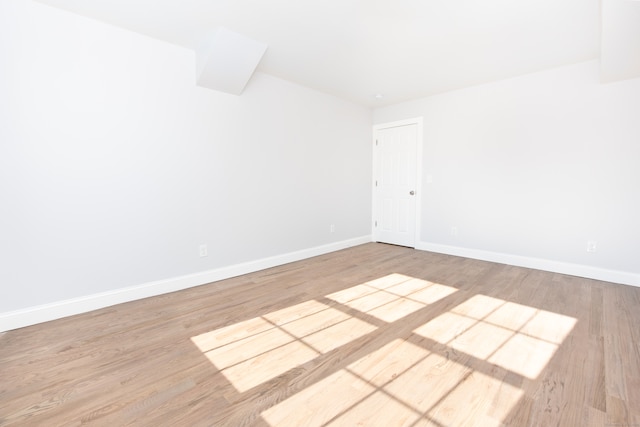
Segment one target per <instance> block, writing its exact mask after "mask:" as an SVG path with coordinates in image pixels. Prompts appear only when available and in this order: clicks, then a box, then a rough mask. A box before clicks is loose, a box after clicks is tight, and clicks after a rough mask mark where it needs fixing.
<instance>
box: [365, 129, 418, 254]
mask: <svg viewBox="0 0 640 427" xmlns="http://www.w3.org/2000/svg"><path fill="white" fill-rule="evenodd" d="M399 123H404V122H399ZM420 124H421V123H419V122H416V121H414V122H412V123H408V124H401V125H394V124H393V123H391V124H389V125H378V126H376V127H375V128H374V144H375V145H374V172H373V174H374V177H373V179H374V189H373V200H374V209H373V221H374V224H373V225H374V228H373V229H374V233H373V234H374V239H375V241H377V242H384V243H392V244H395V245H402V246H409V247H415V242H416V207H417V202H416V200H417V197H416V191H417V189H416V183H417V172H418V142H419V141H418V138H419V125H420ZM387 126H388V127H387Z"/></svg>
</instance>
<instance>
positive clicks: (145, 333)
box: [0, 243, 640, 427]
mask: <svg viewBox="0 0 640 427" xmlns="http://www.w3.org/2000/svg"><path fill="white" fill-rule="evenodd" d="M638 307H640V288H633V287H629V286H623V285H616V284H612V283H605V282H600V281H596V280H591V279H582V278H578V277H573V276H566V275H562V274H557V273H549V272H544V271H539V270H530V269H526V268H521V267H514V266H508V265H501V264H494V263H489V262H484V261H478V260H472V259H465V258H459V257H454V256H448V255H443V254H435V253H429V252H423V251H416V250H413V249H409V248H403V247H398V246H392V245H384V244H377V243H371V244H365V245H361V246H358V247H354V248H350V249H347V250H343V251H338V252H334V253H329V254H325V255H322V256H319V257H315V258H312V259H309V260H305V261H300V262H295V263H290V264H287V265H283V266H280V267H274V268H270V269H267V270H263V271H259V272H255V273H252V274H247V275H244V276H240V277H236V278H232V279H229V280H223V281H220V282H216V283H211V284H208V285H203V286H198V287H195V288H191V289H187V290H184V291H180V292H174V293H171V294H166V295H160V296H158V297H154V298H147V299H144V300H140V301H133V302H129V303H126V304H120V305H117V306H113V307H108V308H105V309H102V310H96V311H94V312H91V313H86V314H81V315H77V316H72V317H69V318H65V319H60V320H57V321H52V322H47V323H44V324H40V325H34V326H31V327H27V328H22V329H18V330H14V331H9V332H5V333H2V334H0V426H23V425H26V426H30V425H47V426H74V425H96V426H102V425H122V426H127V425H130V426H146V425H149V426H165V425H166V426H176V425H189V426H234V427H237V426H257V427H274V426H300V425H305V426H310V427H313V426H328V425H335V426H351V425H366V426H384V427H394V426H405V425H406V426H423V425H424V426H436V427H445V426H446V427H449V426H482V427H484V426H518V427H519V426H523V427H524V426H531V427H534V426H536V427H537V426H543V425H549V426H551V425H553V426H556V425H559V426H576V427H583V426H606V425H617V426H627V427H630V426H633V425H640V341H639V340H640V328H638V325H639V324H640V310H638Z"/></svg>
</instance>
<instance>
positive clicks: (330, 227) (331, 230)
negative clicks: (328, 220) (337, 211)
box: [329, 224, 336, 233]
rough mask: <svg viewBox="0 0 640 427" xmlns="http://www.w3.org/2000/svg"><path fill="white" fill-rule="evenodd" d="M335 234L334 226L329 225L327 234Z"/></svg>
mask: <svg viewBox="0 0 640 427" xmlns="http://www.w3.org/2000/svg"><path fill="white" fill-rule="evenodd" d="M335 232H336V226H335V225H334V224H331V225H330V226H329V233H335Z"/></svg>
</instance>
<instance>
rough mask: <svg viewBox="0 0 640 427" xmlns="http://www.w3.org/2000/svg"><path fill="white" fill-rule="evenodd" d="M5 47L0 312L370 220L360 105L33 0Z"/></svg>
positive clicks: (265, 250) (12, 15) (291, 243)
mask: <svg viewBox="0 0 640 427" xmlns="http://www.w3.org/2000/svg"><path fill="white" fill-rule="evenodd" d="M0 64H1V65H0V203H1V208H0V236H1V237H0V263H1V267H0V314H2V313H3V312H5V313H6V312H12V311H13V310H19V309H23V308H29V307H34V306H39V305H41V304H48V303H55V302H58V301H64V300H68V299H73V298H78V297H82V296H87V295H93V294H97V293H104V292H111V291H117V290H118V289H123V288H126V287H130V286H136V285H140V284H145V283H149V282H153V281H158V280H163V279H170V278H173V277H178V276H182V275H189V274H193V273H198V272H202V271H208V270H212V269H217V268H220V267H225V266H231V265H236V264H238V263H243V262H248V261H252V260H259V259H263V258H266V257H273V256H277V255H281V254H287V253H291V252H295V251H301V250H305V249H308V248H314V247H319V246H322V245H327V244H331V243H334V242H341V241H347V240H349V239H353V238H360V237H363V236H365V237H366V236H368V235H369V234H370V231H371V223H370V209H371V200H370V176H371V148H370V135H371V112H370V110H368V109H366V108H363V107H360V106H356V105H354V104H350V103H348V102H345V101H341V100H338V99H336V98H333V97H331V96H328V95H325V94H321V93H319V92H315V91H312V90H309V89H306V88H303V87H300V86H297V85H294V84H291V83H288V82H285V81H283V80H279V79H276V78H273V77H270V76H267V75H263V74H257V75H256V76H255V77H254V79H253V80H252V81H251V82H250V83H249V85H248V87H247V89H246V90H245V93H244V94H243V95H242V96H239V97H238V96H233V95H226V94H222V93H218V92H215V91H211V90H208V89H204V88H200V87H197V86H196V85H195V59H194V53H193V52H191V51H189V50H186V49H183V48H180V47H177V46H173V45H169V44H165V43H162V42H159V41H156V40H153V39H150V38H147V37H144V36H141V35H138V34H135V33H131V32H127V31H124V30H120V29H118V28H114V27H110V26H107V25H103V24H101V23H99V22H97V21H93V20H90V19H87V18H83V17H80V16H76V15H73V14H69V13H67V12H64V11H60V10H57V9H54V8H50V7H48V6H44V5H42V4H38V3H33V2H31V1H22V0H4V1H2V2H0ZM330 224H335V229H336V231H335V233H333V234H331V233H329V225H330ZM201 243H207V244H208V246H209V256H208V257H206V258H200V257H199V256H198V245H199V244H201Z"/></svg>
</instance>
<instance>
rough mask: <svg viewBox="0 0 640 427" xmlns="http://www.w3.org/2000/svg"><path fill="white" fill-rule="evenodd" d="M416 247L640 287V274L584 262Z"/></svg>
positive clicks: (426, 245) (436, 246) (420, 244)
mask: <svg viewBox="0 0 640 427" xmlns="http://www.w3.org/2000/svg"><path fill="white" fill-rule="evenodd" d="M416 249H419V250H423V251H429V252H438V253H442V254H447V255H455V256H460V257H465V258H473V259H479V260H483V261H491V262H497V263H500V264H509V265H515V266H518V267H526V268H533V269H536V270H545V271H551V272H554V273H562V274H568V275H570V276H578V277H586V278H589V279H596V280H602V281H605V282H613V283H620V284H623V285H631V286H638V287H640V274H636V273H629V272H625V271H616V270H607V269H603V268H597V267H590V266H588V265H582V264H571V263H566V262H560V261H552V260H548V259H542V258H529V257H524V256H520V255H510V254H504V253H499V252H490V251H483V250H478V249H469V248H462V247H458V246H448V245H439V244H435V243H428V242H418V243H417V245H416Z"/></svg>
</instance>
